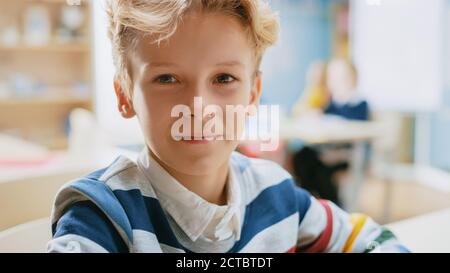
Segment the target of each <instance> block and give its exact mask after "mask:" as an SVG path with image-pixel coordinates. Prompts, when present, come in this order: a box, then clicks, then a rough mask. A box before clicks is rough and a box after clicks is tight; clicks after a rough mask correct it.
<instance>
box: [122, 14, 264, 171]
mask: <svg viewBox="0 0 450 273" xmlns="http://www.w3.org/2000/svg"><path fill="white" fill-rule="evenodd" d="M154 38H155V37H153V36H150V35H149V36H145V37H144V38H142V39H141V40H140V41H139V43H138V44H137V49H136V51H135V52H133V53H131V54H130V59H129V60H130V62H129V64H130V68H131V70H130V74H131V77H132V81H133V84H134V89H133V96H132V100H131V103H130V104H128V103H127V100H126V99H125V98H124V95H123V94H120V92H117V91H118V90H117V88H116V94H117V95H118V99H119V108H120V109H122V106H123V105H125V106H126V107H128V110H127V114H124V113H122V115H123V116H125V117H128V118H129V117H132V116H134V114H136V115H137V117H138V120H139V123H140V126H141V129H142V131H143V133H144V136H145V139H146V142H147V145H148V146H149V148H150V149H151V151H152V152H153V153H154V154H155V155H156V156H157V157H158V159H159V160H160V161H162V162H163V163H164V164H165V165H166V166H168V167H169V168H171V169H173V170H175V171H177V172H181V173H184V174H187V175H205V174H208V173H212V172H214V171H215V170H217V169H218V168H220V167H223V166H225V164H226V163H227V162H228V158H229V156H230V154H231V152H232V151H233V150H234V149H235V148H236V146H237V143H238V141H237V140H236V138H234V140H215V141H214V140H213V141H205V140H204V139H203V140H200V141H183V140H181V141H176V140H175V139H174V137H173V136H172V126H173V124H174V122H175V121H176V120H179V119H180V117H176V118H175V117H171V112H172V109H173V107H174V106H176V105H179V104H183V105H186V106H188V107H189V108H190V110H191V113H192V114H193V116H192V127H191V128H192V134H191V135H192V136H194V131H193V130H194V125H193V123H194V120H197V122H199V123H200V124H202V125H205V123H206V121H207V120H208V119H210V118H211V117H209V118H206V117H202V116H196V115H195V114H194V97H201V98H202V102H203V109H204V108H205V107H206V106H207V105H211V104H212V105H217V106H219V107H220V108H221V109H222V111H223V116H224V120H223V122H225V116H226V114H225V106H226V105H243V106H247V105H249V104H257V103H258V100H259V96H260V91H261V80H260V78H259V76H255V72H256V65H255V63H256V62H255V58H254V49H253V48H252V46H251V43H250V42H249V40H248V38H247V36H246V33H245V32H244V29H243V27H242V26H241V25H240V23H239V22H238V21H237V20H236V19H234V18H232V17H229V16H225V15H220V14H196V15H194V14H189V15H187V16H185V17H184V18H183V21H182V22H181V23H180V25H179V26H178V28H177V30H176V32H175V33H174V35H173V36H171V37H170V39H169V40H167V41H163V42H161V44H160V45H158V44H155V43H153V41H154ZM116 87H117V85H116ZM228 122H229V121H228ZM226 126H234V127H235V128H236V125H230V124H225V123H224V132H225V128H226ZM202 128H203V127H202ZM223 137H224V138H225V136H223Z"/></svg>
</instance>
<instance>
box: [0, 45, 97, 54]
mask: <svg viewBox="0 0 450 273" xmlns="http://www.w3.org/2000/svg"><path fill="white" fill-rule="evenodd" d="M1 52H39V53H42V52H61V53H64V52H67V53H89V52H90V48H89V46H88V45H84V44H51V45H45V46H28V45H17V46H5V45H0V53H1Z"/></svg>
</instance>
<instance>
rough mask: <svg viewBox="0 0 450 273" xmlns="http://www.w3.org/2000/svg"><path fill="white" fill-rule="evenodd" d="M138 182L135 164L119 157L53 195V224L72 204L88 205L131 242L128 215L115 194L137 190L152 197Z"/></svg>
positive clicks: (151, 192) (71, 182) (66, 185)
mask: <svg viewBox="0 0 450 273" xmlns="http://www.w3.org/2000/svg"><path fill="white" fill-rule="evenodd" d="M139 181H140V180H139V179H138V169H137V166H136V163H135V162H134V161H132V160H130V159H128V158H126V157H124V156H120V157H118V158H117V159H116V160H114V162H113V163H111V164H110V165H109V166H108V167H106V168H103V169H100V170H97V171H94V172H92V173H90V174H88V175H86V176H84V177H81V178H78V179H75V180H72V181H70V182H68V183H66V184H64V185H63V186H62V187H61V188H60V190H59V191H58V193H57V194H56V197H55V200H54V203H53V208H52V215H51V218H52V219H51V221H52V224H55V223H57V222H58V220H59V219H60V218H61V217H62V215H63V214H64V213H65V212H66V211H67V209H68V208H70V207H71V206H72V205H73V204H75V203H77V202H82V201H89V202H91V203H93V204H94V205H95V206H96V207H98V208H99V209H100V210H101V211H102V212H103V213H104V214H105V215H107V217H108V218H109V219H110V220H111V221H112V222H113V223H115V224H116V228H118V230H120V231H121V233H122V234H123V235H126V236H124V237H128V239H129V240H131V238H132V233H131V230H132V229H131V225H130V223H129V221H128V216H127V212H126V211H125V209H124V207H123V206H122V204H121V202H120V200H119V199H118V197H117V191H127V190H133V189H139V190H140V191H144V192H146V193H147V194H150V195H154V194H153V190H152V189H151V188H147V189H146V190H142V189H140V188H139V184H138V182H139ZM54 228H55V227H53V229H54ZM124 239H125V238H124Z"/></svg>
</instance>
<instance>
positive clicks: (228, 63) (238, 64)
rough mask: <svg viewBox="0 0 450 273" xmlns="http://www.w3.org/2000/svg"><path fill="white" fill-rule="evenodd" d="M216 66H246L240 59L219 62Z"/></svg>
mask: <svg viewBox="0 0 450 273" xmlns="http://www.w3.org/2000/svg"><path fill="white" fill-rule="evenodd" d="M216 66H244V64H243V63H241V62H239V61H228V62H221V63H217V64H216Z"/></svg>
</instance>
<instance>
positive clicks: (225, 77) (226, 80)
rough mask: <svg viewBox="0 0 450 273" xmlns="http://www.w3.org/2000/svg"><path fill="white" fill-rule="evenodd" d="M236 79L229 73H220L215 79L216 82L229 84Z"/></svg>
mask: <svg viewBox="0 0 450 273" xmlns="http://www.w3.org/2000/svg"><path fill="white" fill-rule="evenodd" d="M235 80H236V78H235V77H233V76H231V75H229V74H220V75H219V76H217V77H216V79H215V80H214V83H218V84H228V83H232V82H234V81H235Z"/></svg>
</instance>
